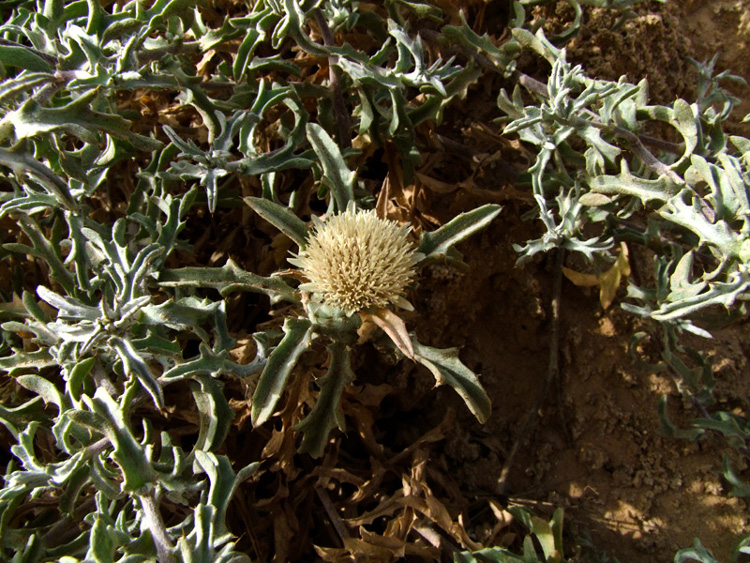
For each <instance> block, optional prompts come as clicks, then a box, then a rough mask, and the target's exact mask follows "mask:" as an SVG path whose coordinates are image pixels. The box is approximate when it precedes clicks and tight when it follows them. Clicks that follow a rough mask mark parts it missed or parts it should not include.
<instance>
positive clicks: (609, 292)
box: [562, 242, 630, 309]
mask: <svg viewBox="0 0 750 563" xmlns="http://www.w3.org/2000/svg"><path fill="white" fill-rule="evenodd" d="M562 271H563V274H565V277H566V278H568V279H569V280H570V281H571V282H573V283H574V284H575V285H577V286H579V287H594V286H597V285H598V286H599V302H600V303H601V305H602V308H603V309H608V308H609V306H610V305H612V302H613V301H614V300H615V296H616V295H617V290H618V289H619V287H620V283H621V282H622V279H623V278H627V277H628V276H629V275H630V261H629V259H628V247H627V245H626V244H625V243H624V242H622V243H620V255H619V256H618V257H617V260H615V263H614V264H613V265H612V267H611V268H610V269H609V270H607V271H606V272H603V273H601V274H599V275H598V276H597V275H595V274H583V273H581V272H576V271H575V270H571V269H570V268H565V267H563V269H562Z"/></svg>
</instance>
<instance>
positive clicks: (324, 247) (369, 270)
mask: <svg viewBox="0 0 750 563" xmlns="http://www.w3.org/2000/svg"><path fill="white" fill-rule="evenodd" d="M409 230H410V228H409V227H402V226H399V225H398V223H396V222H395V221H389V220H383V219H380V218H378V216H377V215H376V214H375V211H357V210H356V209H355V208H354V207H353V206H350V207H349V208H348V209H347V210H346V212H344V213H341V214H339V215H334V216H332V217H329V218H328V219H327V220H326V221H325V222H318V225H317V226H316V228H315V231H314V232H313V234H312V235H311V236H310V239H309V241H308V245H307V248H305V249H304V250H303V251H301V252H300V253H299V255H298V256H297V257H296V258H292V259H290V260H289V261H290V262H291V263H292V264H294V265H295V266H298V267H299V268H301V270H302V273H303V274H304V275H305V277H306V278H307V279H308V280H309V282H308V283H304V284H302V285H301V286H300V289H302V290H305V291H310V292H312V293H314V294H315V295H316V296H317V298H318V299H320V300H322V301H323V302H324V303H326V304H328V305H333V306H335V307H338V308H339V309H342V310H343V311H344V312H345V313H346V314H347V315H351V314H353V313H356V312H357V311H361V310H363V309H369V308H371V307H376V308H381V307H387V306H388V305H391V304H393V305H397V306H399V307H402V308H404V309H412V307H411V305H410V304H409V302H408V301H406V300H405V299H404V297H403V293H404V289H405V288H406V286H407V285H408V284H409V282H410V281H411V280H412V278H413V277H414V273H415V270H414V266H415V264H416V263H417V262H418V261H419V256H420V255H419V254H418V253H416V252H414V248H413V245H412V244H411V243H410V242H409V239H408V235H409Z"/></svg>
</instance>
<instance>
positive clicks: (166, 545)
mask: <svg viewBox="0 0 750 563" xmlns="http://www.w3.org/2000/svg"><path fill="white" fill-rule="evenodd" d="M138 500H140V502H141V508H142V509H143V520H144V521H145V523H146V528H148V531H149V532H151V539H153V540H154V545H155V546H156V553H157V559H158V560H159V563H175V558H174V555H173V551H174V545H172V540H170V539H169V536H168V535H167V530H166V528H165V527H164V520H163V519H162V517H161V512H159V506H158V505H157V504H156V498H155V497H154V492H153V491H149V492H148V493H147V494H145V495H138Z"/></svg>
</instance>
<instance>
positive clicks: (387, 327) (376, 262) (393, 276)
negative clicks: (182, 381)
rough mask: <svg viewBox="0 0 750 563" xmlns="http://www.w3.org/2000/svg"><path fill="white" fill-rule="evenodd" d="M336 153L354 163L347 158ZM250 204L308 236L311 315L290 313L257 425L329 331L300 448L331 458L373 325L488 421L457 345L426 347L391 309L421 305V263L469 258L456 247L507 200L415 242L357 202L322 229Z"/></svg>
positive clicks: (298, 237)
mask: <svg viewBox="0 0 750 563" xmlns="http://www.w3.org/2000/svg"><path fill="white" fill-rule="evenodd" d="M335 160H337V161H338V162H339V166H340V167H343V166H344V163H343V161H342V160H341V159H340V155H336V158H335ZM246 201H247V203H248V204H249V205H250V206H251V207H252V208H253V209H255V210H256V211H257V212H258V213H259V214H261V215H263V216H264V217H265V218H266V219H268V220H269V221H270V222H272V223H273V224H274V225H276V226H277V227H278V228H280V229H281V230H282V231H284V232H285V233H287V234H288V235H289V236H290V238H292V239H293V240H295V242H297V243H298V245H299V252H298V253H297V254H296V255H295V257H292V258H289V262H290V263H292V264H294V265H296V266H298V267H299V268H300V269H299V275H300V276H301V277H302V278H303V280H304V283H301V284H299V285H298V286H297V288H296V291H297V292H298V293H299V303H300V304H301V305H302V307H303V311H300V312H301V313H302V314H301V315H300V316H298V317H296V318H290V317H288V318H287V319H286V320H285V322H284V337H283V339H282V340H281V342H280V343H279V344H278V346H277V347H276V348H275V349H274V350H273V351H272V352H271V353H270V355H269V357H268V363H267V364H266V366H265V368H264V369H263V372H262V373H261V375H260V378H259V380H258V384H257V387H256V389H255V392H254V394H253V398H252V417H253V423H254V424H256V425H259V424H263V423H264V422H265V421H266V420H268V418H269V417H270V416H271V415H272V414H273V412H274V411H275V409H276V405H277V403H278V401H279V399H280V397H281V393H282V390H283V389H284V387H285V385H286V383H287V380H288V378H289V377H290V375H291V374H292V371H293V369H294V366H295V365H296V363H297V361H298V360H299V357H300V356H301V355H302V353H304V352H305V351H306V350H307V349H309V348H310V346H311V345H312V341H313V340H314V339H316V338H320V337H322V338H325V339H326V340H328V341H329V344H328V346H327V349H328V354H329V359H328V366H329V367H328V372H327V374H326V375H325V376H323V377H321V378H320V379H319V380H318V381H317V382H316V383H317V384H318V386H319V387H320V394H319V396H318V399H317V401H316V403H315V405H314V406H313V407H312V410H311V411H310V413H309V414H308V415H307V417H305V418H304V419H303V420H302V421H301V422H300V423H299V424H298V425H297V427H296V428H297V429H298V430H300V431H301V432H302V433H303V438H302V443H301V446H300V451H302V452H308V453H310V454H311V455H312V456H314V457H319V456H320V455H322V453H323V451H324V448H325V446H326V444H327V441H328V437H329V434H330V432H331V431H332V430H333V428H334V427H338V428H339V429H340V430H342V431H343V430H344V429H345V422H344V417H343V415H342V412H341V408H340V401H341V396H342V393H343V391H344V388H345V386H346V384H347V383H349V382H350V381H352V380H353V379H354V377H355V375H354V373H353V371H352V368H351V359H350V354H351V351H352V347H353V346H354V345H355V344H357V343H358V342H360V341H361V335H362V334H368V333H369V332H370V330H372V329H380V330H382V331H383V332H384V333H385V334H386V335H387V336H388V338H389V343H390V346H391V347H392V348H393V349H394V350H397V351H398V352H400V354H402V355H403V356H406V357H407V358H409V359H411V360H413V361H416V362H418V363H420V364H422V365H424V366H425V367H427V368H428V369H429V370H430V371H431V372H432V374H433V375H434V376H435V379H436V382H437V384H438V385H441V384H448V385H450V386H451V387H453V388H454V389H455V390H456V392H458V394H459V395H460V396H461V398H462V399H463V400H464V401H465V403H466V405H467V406H468V407H469V410H470V411H471V412H472V413H473V414H474V416H475V417H476V418H477V419H478V420H479V421H480V422H484V421H485V420H486V419H487V417H488V416H489V414H490V399H489V397H488V396H487V394H486V392H485V391H484V389H483V388H482V386H481V384H480V383H479V380H478V378H477V376H476V375H475V374H474V373H473V372H472V371H471V370H470V369H469V368H468V367H466V365H464V364H463V363H462V362H461V361H460V360H459V358H458V353H457V350H456V349H455V348H449V349H442V350H441V349H436V348H432V347H430V346H425V345H423V344H421V343H420V342H419V341H418V340H417V338H416V336H415V334H414V333H411V332H409V331H408V330H407V328H406V324H405V322H404V321H403V320H402V319H401V318H400V317H399V316H398V315H397V314H396V313H395V312H394V311H393V310H392V309H391V307H394V306H395V307H400V308H403V309H407V310H412V309H413V308H412V306H411V305H410V303H409V302H408V301H407V300H406V299H405V297H404V292H405V290H406V289H407V287H408V285H409V283H410V282H411V281H412V279H413V277H414V276H415V274H416V272H417V271H418V269H419V268H421V267H423V266H424V265H426V264H428V263H429V262H431V261H433V260H445V259H449V260H453V261H455V262H459V261H460V254H459V253H458V252H457V250H456V249H455V248H454V246H455V244H457V243H458V242H460V241H461V240H464V239H465V238H467V237H468V236H470V235H471V234H472V233H474V232H476V231H478V230H480V229H481V228H483V227H484V226H486V225H487V224H488V223H489V222H490V221H491V220H492V219H493V218H494V217H495V216H496V215H497V214H498V213H499V212H500V208H499V206H496V205H485V206H482V207H480V208H478V209H475V210H474V211H470V212H467V213H463V214H461V215H458V216H457V217H456V218H454V219H453V220H452V221H450V222H448V223H446V224H445V225H443V226H442V227H440V228H439V229H438V230H437V231H434V232H432V233H423V235H422V236H421V238H420V241H419V244H418V246H417V247H416V249H415V248H414V247H413V246H412V244H411V243H410V242H409V239H408V234H409V229H408V227H402V226H399V225H398V224H396V223H395V222H393V221H389V220H386V219H381V218H379V217H377V215H376V212H375V211H374V210H369V211H368V210H360V209H358V208H357V206H356V204H355V202H353V201H350V202H349V203H348V204H347V207H346V209H345V211H343V212H341V213H338V214H332V216H329V217H327V218H326V220H325V221H321V220H320V219H318V218H314V220H313V221H314V223H315V227H314V228H313V229H312V231H310V230H308V228H307V226H306V225H305V224H304V223H303V222H302V221H301V220H300V219H298V218H297V217H295V216H294V215H292V214H291V213H290V212H289V211H288V209H287V208H285V207H283V206H280V205H278V204H276V203H273V202H271V201H268V200H264V199H259V198H248V199H247V200H246ZM292 275H293V276H296V274H292Z"/></svg>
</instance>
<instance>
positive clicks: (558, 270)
mask: <svg viewBox="0 0 750 563" xmlns="http://www.w3.org/2000/svg"><path fill="white" fill-rule="evenodd" d="M555 254H556V256H555V271H554V279H553V281H552V304H551V310H552V328H551V329H550V338H549V363H548V364H547V377H546V378H545V380H544V384H543V385H542V388H541V389H540V390H539V394H538V395H537V398H536V401H535V402H534V405H533V406H532V407H531V410H529V412H528V414H527V415H526V420H524V423H523V427H522V428H521V432H520V434H519V436H518V439H517V440H516V442H515V443H514V444H513V448H512V449H511V451H510V454H508V458H507V459H506V460H505V464H504V465H503V470H502V472H501V473H500V478H499V479H498V480H497V486H496V487H495V490H496V492H497V493H498V494H503V495H504V494H507V489H508V477H509V476H510V470H511V468H512V467H513V463H514V462H515V460H516V455H517V454H518V451H519V450H520V449H521V446H523V445H524V444H525V443H526V440H527V438H528V437H529V434H530V433H531V430H532V429H533V428H534V423H535V422H536V419H537V416H538V414H539V409H541V408H542V405H543V404H544V399H545V398H546V397H547V391H548V390H549V388H550V385H551V384H552V382H553V381H555V380H556V379H557V378H558V375H559V373H560V363H559V350H560V296H561V293H562V266H563V261H564V259H565V249H563V248H558V249H557V250H556V251H555Z"/></svg>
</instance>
